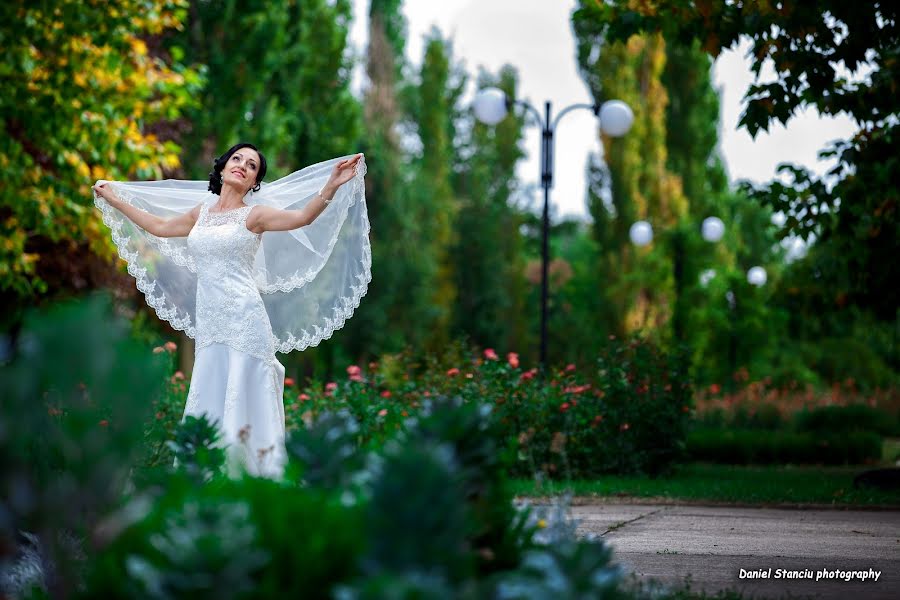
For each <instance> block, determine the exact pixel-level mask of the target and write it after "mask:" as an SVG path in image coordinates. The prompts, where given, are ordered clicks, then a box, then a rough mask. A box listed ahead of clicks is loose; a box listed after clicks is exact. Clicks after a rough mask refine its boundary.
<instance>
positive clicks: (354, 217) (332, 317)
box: [94, 155, 372, 353]
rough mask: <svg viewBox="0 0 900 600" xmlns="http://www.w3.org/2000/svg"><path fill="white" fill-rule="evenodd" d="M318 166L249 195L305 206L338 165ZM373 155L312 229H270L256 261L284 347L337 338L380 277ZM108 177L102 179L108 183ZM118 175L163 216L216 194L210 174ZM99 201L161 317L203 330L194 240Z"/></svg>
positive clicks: (121, 188) (125, 188)
mask: <svg viewBox="0 0 900 600" xmlns="http://www.w3.org/2000/svg"><path fill="white" fill-rule="evenodd" d="M352 156H353V155H348V156H342V157H338V158H333V159H330V160H327V161H323V162H320V163H316V164H314V165H310V166H309V167H306V168H304V169H301V170H299V171H295V172H293V173H291V174H290V175H287V176H285V177H282V178H281V179H278V180H276V181H274V182H271V183H263V184H262V186H261V189H260V191H259V192H256V193H253V192H251V193H248V194H247V196H245V198H244V201H245V203H246V204H248V205H255V204H264V205H268V206H274V207H276V208H281V209H300V208H302V207H303V206H305V205H306V204H307V203H308V202H309V201H310V200H311V199H312V198H313V197H314V196H315V194H316V192H318V190H319V189H321V187H322V186H323V185H325V183H326V182H327V181H328V177H329V176H330V173H331V170H332V168H333V166H334V164H335V163H337V162H340V161H341V160H344V159H348V158H352ZM365 174H366V164H365V159H364V158H363V159H361V160H360V161H359V163H358V164H357V165H356V173H355V175H354V177H353V178H352V179H351V180H350V181H349V182H347V183H346V184H344V185H342V186H341V187H340V188H339V189H338V191H337V193H336V194H335V196H334V200H333V201H332V202H331V203H330V204H328V205H327V206H326V207H325V210H324V211H323V212H322V213H321V214H320V215H319V217H318V218H317V219H316V220H315V221H313V222H312V223H310V224H309V225H307V226H305V227H301V228H299V229H295V230H292V231H289V232H271V231H270V232H266V233H264V234H263V235H262V242H261V244H260V248H259V251H258V252H257V254H256V259H255V263H254V268H253V277H254V280H255V282H256V284H257V289H258V290H259V292H260V295H261V297H262V299H263V301H264V303H265V305H266V311H267V313H268V315H269V320H270V322H271V325H272V333H273V336H274V338H275V349H276V351H277V352H282V353H287V352H290V351H292V350H304V349H306V348H308V347H310V346H316V345H318V344H319V343H320V342H321V341H322V340H324V339H328V338H330V337H331V336H332V335H333V333H334V332H335V331H337V330H338V329H340V328H341V327H343V325H344V323H345V322H346V320H347V319H348V318H350V316H351V315H352V314H353V312H354V311H355V310H356V308H357V307H358V306H359V304H360V302H361V299H362V297H363V296H364V295H365V294H366V292H367V290H368V284H369V282H370V281H371V279H372V253H371V246H370V243H369V232H370V230H371V228H370V224H369V220H368V214H367V207H366V201H365ZM101 183H102V181H101ZM107 183H110V184H111V185H112V187H113V189H114V190H115V191H116V193H117V194H118V196H119V197H120V198H121V199H122V201H124V202H126V203H128V204H131V205H133V206H136V207H137V208H140V209H141V210H144V211H147V212H149V213H151V214H155V215H158V216H161V217H163V218H172V217H174V216H177V215H178V214H183V213H185V212H188V211H190V210H191V209H192V208H194V207H195V206H196V205H197V204H200V203H209V202H211V201H214V200H215V196H213V195H211V194H210V192H209V191H208V190H207V189H206V186H207V182H205V181H185V180H172V179H168V180H163V181H144V182H107ZM94 205H95V206H96V207H97V208H98V209H99V210H100V213H101V216H102V220H103V222H104V223H105V224H106V226H107V227H109V229H110V231H111V235H112V240H113V242H114V244H115V246H116V249H117V251H118V254H119V256H120V257H121V258H122V259H123V260H124V261H125V262H126V263H127V269H128V273H129V274H130V275H131V276H132V277H134V278H135V282H136V285H137V288H138V290H140V291H141V292H142V293H143V294H144V297H145V300H146V302H147V304H148V305H149V306H150V307H151V308H153V309H154V311H155V312H156V314H157V316H158V317H159V318H160V319H162V320H165V321H167V322H168V323H169V324H170V325H171V326H172V327H173V328H174V329H176V330H179V331H184V332H185V334H186V335H188V336H189V337H191V338H194V337H195V333H196V332H195V321H196V289H197V265H196V263H195V261H194V259H193V257H192V256H191V254H190V252H189V251H188V247H187V238H186V237H181V238H160V237H157V236H154V235H151V234H150V233H148V232H146V231H145V230H143V229H141V228H140V227H138V226H137V225H135V224H134V223H133V222H132V221H131V220H130V219H128V218H127V217H125V216H124V215H123V214H122V213H120V212H119V211H118V210H116V209H115V208H113V207H112V206H110V205H109V204H108V203H107V202H106V201H105V200H104V199H103V198H101V197H100V196H99V195H97V194H96V193H95V194H94Z"/></svg>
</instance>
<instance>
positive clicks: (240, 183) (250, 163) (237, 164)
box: [222, 148, 259, 196]
mask: <svg viewBox="0 0 900 600" xmlns="http://www.w3.org/2000/svg"><path fill="white" fill-rule="evenodd" d="M258 173H259V154H258V153H257V152H256V150H254V149H253V148H239V149H237V150H236V151H235V152H234V154H232V155H231V156H230V157H228V162H226V163H225V167H224V168H223V169H222V178H223V179H222V186H223V187H224V186H226V185H230V186H231V187H233V188H235V189H236V190H237V191H238V192H240V194H241V196H243V195H244V194H246V193H247V190H249V189H250V188H252V187H253V186H254V185H256V176H257V174H258Z"/></svg>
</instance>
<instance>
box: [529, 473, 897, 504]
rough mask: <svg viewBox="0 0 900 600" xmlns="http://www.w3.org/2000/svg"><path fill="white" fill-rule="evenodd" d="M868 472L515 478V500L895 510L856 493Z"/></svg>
mask: <svg viewBox="0 0 900 600" xmlns="http://www.w3.org/2000/svg"><path fill="white" fill-rule="evenodd" d="M866 469H867V467H812V466H759V467H753V466H733V465H712V464H704V463H692V464H688V465H684V466H682V467H680V468H678V470H677V471H675V472H674V473H673V474H672V475H670V476H668V477H660V478H651V477H634V476H631V477H621V476H615V475H608V476H601V477H597V478H596V479H592V480H571V481H544V482H543V483H542V484H541V485H540V486H538V485H537V483H536V482H535V481H534V480H528V479H516V480H514V482H513V486H514V490H515V493H516V495H519V496H531V497H539V496H548V495H556V494H559V493H561V492H563V491H565V490H566V489H571V490H572V491H573V492H574V495H575V496H577V497H582V498H605V499H610V498H626V497H636V498H658V499H660V500H663V501H671V500H684V501H711V502H731V503H735V504H758V505H783V504H829V505H834V506H848V507H850V506H891V507H895V508H900V493H897V492H880V491H874V490H869V489H855V488H854V487H853V478H854V476H856V475H857V474H859V473H861V472H862V471H864V470H866Z"/></svg>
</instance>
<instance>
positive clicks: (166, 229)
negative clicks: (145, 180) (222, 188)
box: [93, 183, 201, 237]
mask: <svg viewBox="0 0 900 600" xmlns="http://www.w3.org/2000/svg"><path fill="white" fill-rule="evenodd" d="M93 189H94V191H96V192H97V194H99V195H100V196H101V197H102V198H103V199H104V200H106V201H107V202H109V204H110V206H112V207H113V208H115V209H116V210H118V211H119V212H121V213H122V214H123V215H125V216H126V217H128V218H129V219H130V220H131V221H132V222H134V224H135V225H137V226H138V227H140V228H141V229H143V230H144V231H146V232H147V233H149V234H151V235H155V236H156V237H185V236H187V235H188V234H189V233H190V232H191V229H192V228H193V227H194V223H196V222H197V219H198V218H199V217H200V206H201V205H200V204H198V205H197V206H195V207H194V208H192V209H191V210H190V211H189V212H186V213H184V214H182V215H179V216H177V217H173V218H171V219H163V218H162V217H158V216H156V215H151V214H150V213H148V212H147V211H144V210H141V209H139V208H138V207H136V206H132V205H130V204H127V203H125V202H122V200H121V198H119V196H118V195H116V192H115V191H113V189H112V187H111V186H109V185H107V184H105V183H103V184H100V185H95V186H94V188H93Z"/></svg>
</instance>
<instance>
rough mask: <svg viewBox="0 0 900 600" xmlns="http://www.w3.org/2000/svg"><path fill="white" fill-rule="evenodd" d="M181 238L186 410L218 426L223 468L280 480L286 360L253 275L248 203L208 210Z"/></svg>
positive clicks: (255, 244)
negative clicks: (192, 298) (192, 268)
mask: <svg viewBox="0 0 900 600" xmlns="http://www.w3.org/2000/svg"><path fill="white" fill-rule="evenodd" d="M211 204H212V203H211V202H210V203H206V204H204V206H203V207H202V208H201V212H200V217H199V218H198V219H197V223H196V224H195V225H194V227H193V229H192V230H191V232H190V234H189V235H188V239H187V246H188V249H189V252H190V253H191V256H192V257H193V259H194V262H195V264H196V265H197V312H196V332H195V333H196V335H195V357H194V369H193V374H192V376H191V382H190V388H189V390H188V395H187V403H186V405H185V409H184V416H185V417H186V416H188V415H194V416H200V415H204V414H205V415H206V416H207V418H209V419H210V420H211V421H214V422H215V423H216V424H217V425H218V426H219V427H220V429H221V433H222V438H221V440H220V444H221V445H223V446H226V456H227V465H228V471H229V473H230V474H232V475H237V474H238V473H239V472H240V471H241V470H242V469H246V470H247V472H249V473H250V474H252V475H262V476H267V477H273V478H278V477H280V475H281V474H282V472H283V469H284V463H285V461H286V452H285V447H284V437H285V419H284V366H283V365H282V364H281V363H280V362H279V361H278V360H277V359H276V358H275V337H274V335H273V333H272V327H271V325H270V322H269V317H268V314H267V313H266V308H265V305H264V303H263V300H262V297H261V296H260V293H259V290H258V288H257V286H256V283H255V281H254V278H253V260H254V256H255V254H256V251H257V249H258V248H259V244H260V240H261V237H262V234H257V233H253V232H252V231H250V230H249V229H247V227H246V220H247V215H248V214H249V213H250V210H251V209H252V207H251V206H244V207H242V208H238V209H234V210H230V211H225V212H218V213H214V212H210V211H209V208H210V206H211Z"/></svg>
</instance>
